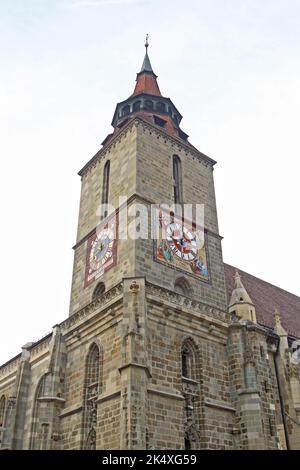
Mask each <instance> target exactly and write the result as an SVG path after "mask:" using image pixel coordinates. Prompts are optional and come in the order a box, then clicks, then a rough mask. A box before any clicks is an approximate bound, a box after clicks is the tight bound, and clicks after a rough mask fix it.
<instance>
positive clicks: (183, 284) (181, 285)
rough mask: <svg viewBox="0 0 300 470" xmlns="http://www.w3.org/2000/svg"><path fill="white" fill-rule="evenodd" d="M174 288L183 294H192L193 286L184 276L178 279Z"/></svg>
mask: <svg viewBox="0 0 300 470" xmlns="http://www.w3.org/2000/svg"><path fill="white" fill-rule="evenodd" d="M174 290H175V292H177V293H178V294H182V295H187V296H188V295H191V294H192V288H191V286H190V283H189V282H188V281H187V279H185V278H184V277H179V278H178V279H176V281H175V284H174Z"/></svg>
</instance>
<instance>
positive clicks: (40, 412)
mask: <svg viewBox="0 0 300 470" xmlns="http://www.w3.org/2000/svg"><path fill="white" fill-rule="evenodd" d="M46 381H47V375H46V374H44V375H42V377H41V378H40V379H39V381H38V383H37V386H36V389H35V394H34V402H33V412H32V426H31V437H30V449H35V450H40V449H41V448H42V441H43V437H44V438H45V437H46V436H45V432H46V431H47V428H46V427H45V425H46V424H47V416H46V413H45V411H46V410H45V404H43V405H44V406H43V405H42V403H41V402H40V401H39V398H41V397H43V396H45V395H46V393H47V384H46Z"/></svg>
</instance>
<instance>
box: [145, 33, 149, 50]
mask: <svg viewBox="0 0 300 470" xmlns="http://www.w3.org/2000/svg"><path fill="white" fill-rule="evenodd" d="M148 39H149V34H148V33H147V34H146V41H145V48H146V50H147V49H148V47H149V41H148Z"/></svg>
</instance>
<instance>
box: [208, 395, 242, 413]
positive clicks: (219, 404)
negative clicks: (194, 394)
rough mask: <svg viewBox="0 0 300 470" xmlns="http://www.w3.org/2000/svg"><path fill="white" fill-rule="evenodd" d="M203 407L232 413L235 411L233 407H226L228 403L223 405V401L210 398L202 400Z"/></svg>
mask: <svg viewBox="0 0 300 470" xmlns="http://www.w3.org/2000/svg"><path fill="white" fill-rule="evenodd" d="M204 405H205V406H210V407H212V408H219V409H221V410H225V411H231V412H233V413H234V412H235V411H236V409H235V408H234V406H232V405H228V403H225V402H223V401H219V400H213V399H212V398H205V399H204Z"/></svg>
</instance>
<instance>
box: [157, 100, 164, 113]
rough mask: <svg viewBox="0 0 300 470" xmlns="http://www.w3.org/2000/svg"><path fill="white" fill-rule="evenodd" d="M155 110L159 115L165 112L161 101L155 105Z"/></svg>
mask: <svg viewBox="0 0 300 470" xmlns="http://www.w3.org/2000/svg"><path fill="white" fill-rule="evenodd" d="M156 110H157V111H158V112H159V113H165V111H166V106H165V103H162V102H161V101H159V102H158V103H157V104H156Z"/></svg>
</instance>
